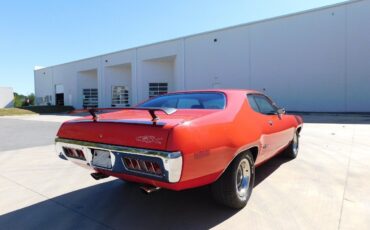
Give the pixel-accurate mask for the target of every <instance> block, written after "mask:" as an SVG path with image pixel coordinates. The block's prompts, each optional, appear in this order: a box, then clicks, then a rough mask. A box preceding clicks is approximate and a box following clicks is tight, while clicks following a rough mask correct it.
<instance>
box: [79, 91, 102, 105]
mask: <svg viewBox="0 0 370 230" xmlns="http://www.w3.org/2000/svg"><path fill="white" fill-rule="evenodd" d="M82 92H83V103H82V106H83V107H84V108H96V107H98V89H83V91H82Z"/></svg>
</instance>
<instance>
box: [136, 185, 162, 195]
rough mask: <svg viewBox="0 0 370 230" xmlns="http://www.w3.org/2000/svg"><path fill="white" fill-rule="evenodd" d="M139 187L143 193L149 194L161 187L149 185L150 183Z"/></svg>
mask: <svg viewBox="0 0 370 230" xmlns="http://www.w3.org/2000/svg"><path fill="white" fill-rule="evenodd" d="M140 189H141V191H143V192H144V193H145V194H151V193H153V192H156V191H158V190H160V189H161V188H160V187H154V186H150V185H143V186H140Z"/></svg>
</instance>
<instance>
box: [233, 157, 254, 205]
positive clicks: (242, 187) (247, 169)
mask: <svg viewBox="0 0 370 230" xmlns="http://www.w3.org/2000/svg"><path fill="white" fill-rule="evenodd" d="M250 178H251V166H250V164H249V162H248V160H247V159H243V160H241V161H240V163H239V166H238V169H237V173H236V180H235V181H236V191H237V193H238V196H239V198H240V199H241V200H245V199H247V194H248V189H249V184H250Z"/></svg>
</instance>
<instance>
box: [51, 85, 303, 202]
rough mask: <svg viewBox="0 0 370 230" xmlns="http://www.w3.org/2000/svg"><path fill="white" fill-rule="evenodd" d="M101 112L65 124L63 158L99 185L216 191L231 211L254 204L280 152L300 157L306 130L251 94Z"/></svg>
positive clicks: (178, 97) (155, 101)
mask: <svg viewBox="0 0 370 230" xmlns="http://www.w3.org/2000/svg"><path fill="white" fill-rule="evenodd" d="M101 110H102V111H104V109H101ZM99 111H100V110H99V109H95V110H94V109H92V110H90V111H89V112H90V113H91V116H86V117H84V118H79V119H75V120H71V121H67V122H65V123H63V124H62V126H61V127H60V129H59V131H58V134H57V138H56V149H57V153H58V154H59V156H60V157H61V158H63V159H68V160H70V161H72V162H74V163H76V164H78V165H80V166H83V167H87V168H89V169H92V170H93V173H91V175H92V176H93V177H94V178H95V179H101V178H106V177H108V176H113V177H117V178H120V179H122V180H124V181H128V182H136V183H140V184H143V187H142V189H143V190H145V191H146V192H148V193H149V192H152V191H155V190H158V189H159V188H166V189H171V190H183V189H189V188H194V187H198V186H203V185H211V191H212V194H213V196H214V198H215V199H216V201H218V202H220V203H222V204H224V205H226V206H229V207H232V208H242V207H244V206H245V205H246V204H247V202H248V200H249V197H250V195H251V193H252V189H253V184H254V178H255V167H257V166H258V165H261V164H262V163H263V162H265V161H267V160H268V159H270V158H272V157H273V156H275V155H277V154H279V153H284V154H285V155H286V156H287V157H290V158H295V157H296V156H297V154H298V143H299V142H298V138H299V133H300V131H301V128H302V124H303V122H302V118H301V117H299V116H295V115H287V114H285V111H284V109H281V108H278V107H277V106H276V105H275V103H274V102H273V101H272V100H271V99H270V98H269V97H267V96H265V95H264V94H262V93H260V92H257V91H250V90H201V91H186V92H176V93H169V94H165V95H161V96H158V97H155V98H152V99H150V100H148V101H145V102H143V103H141V104H139V105H137V106H135V107H132V108H122V109H117V110H115V111H111V112H107V111H105V112H106V113H100V112H99Z"/></svg>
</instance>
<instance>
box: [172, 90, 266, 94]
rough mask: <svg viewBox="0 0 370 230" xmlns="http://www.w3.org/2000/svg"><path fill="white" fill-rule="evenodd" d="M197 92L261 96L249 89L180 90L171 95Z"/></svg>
mask: <svg viewBox="0 0 370 230" xmlns="http://www.w3.org/2000/svg"><path fill="white" fill-rule="evenodd" d="M197 92H199V93H200V92H221V93H225V94H231V93H240V94H249V93H257V94H261V92H259V91H256V90H249V89H199V90H182V91H175V92H171V93H169V94H172V93H197Z"/></svg>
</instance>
